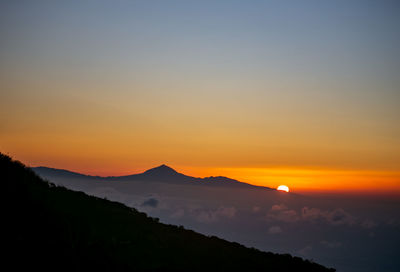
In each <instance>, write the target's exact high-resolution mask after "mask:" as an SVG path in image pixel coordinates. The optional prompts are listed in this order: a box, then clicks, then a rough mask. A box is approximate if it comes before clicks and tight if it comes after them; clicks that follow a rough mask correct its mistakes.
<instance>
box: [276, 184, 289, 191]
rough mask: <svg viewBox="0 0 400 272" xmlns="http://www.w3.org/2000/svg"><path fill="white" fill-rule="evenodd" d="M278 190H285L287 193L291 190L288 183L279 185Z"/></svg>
mask: <svg viewBox="0 0 400 272" xmlns="http://www.w3.org/2000/svg"><path fill="white" fill-rule="evenodd" d="M277 190H278V191H284V192H286V193H288V192H289V187H287V186H286V185H279V186H278V188H277Z"/></svg>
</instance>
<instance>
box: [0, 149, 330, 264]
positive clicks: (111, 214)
mask: <svg viewBox="0 0 400 272" xmlns="http://www.w3.org/2000/svg"><path fill="white" fill-rule="evenodd" d="M0 171H1V172H0V173H1V174H0V175H1V185H2V189H3V199H4V200H5V201H3V203H4V204H3V210H4V214H5V216H4V217H3V220H2V221H3V223H2V225H3V227H5V228H4V232H3V238H2V243H1V244H2V247H3V252H5V254H3V256H2V257H3V258H4V260H5V261H4V262H3V263H2V265H3V268H4V267H6V266H7V265H10V266H11V267H12V269H11V270H14V271H17V270H20V269H29V270H30V271H34V270H36V269H38V270H39V271H41V270H54V271H60V270H65V271H66V270H70V271H71V270H72V271H77V270H90V271H93V270H102V271H103V270H109V271H334V269H327V268H325V267H323V266H321V265H319V264H316V263H313V262H310V261H307V260H303V259H301V258H298V257H292V256H290V255H287V254H284V255H282V254H273V253H266V252H261V251H259V250H256V249H253V248H246V247H244V246H242V245H240V244H238V243H231V242H227V241H225V240H222V239H219V238H217V237H206V236H204V235H201V234H198V233H195V232H194V231H191V230H185V229H184V228H183V227H182V226H180V227H177V226H172V225H165V224H161V223H159V222H158V220H157V219H153V218H150V217H147V215H146V214H144V213H140V212H138V211H137V210H135V209H133V208H129V207H126V206H124V205H123V204H120V203H117V202H111V201H108V200H105V199H100V198H96V197H92V196H88V195H86V194H84V193H81V192H74V191H70V190H68V189H66V188H63V187H56V186H54V185H53V184H51V183H48V182H46V181H44V180H42V179H41V178H39V177H38V176H36V175H35V174H34V173H33V171H32V170H30V169H29V168H27V167H25V166H24V165H23V164H22V163H19V162H17V161H13V160H12V159H11V158H10V157H8V156H6V155H3V154H1V153H0Z"/></svg>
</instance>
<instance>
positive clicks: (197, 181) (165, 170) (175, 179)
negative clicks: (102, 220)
mask: <svg viewBox="0 0 400 272" xmlns="http://www.w3.org/2000/svg"><path fill="white" fill-rule="evenodd" d="M32 170H33V171H34V172H35V173H37V174H38V175H39V176H41V177H44V178H47V179H50V180H51V178H53V177H57V178H69V179H78V178H79V179H92V180H93V179H95V180H103V181H148V182H164V183H173V184H174V183H175V184H185V185H197V186H217V187H218V186H223V187H231V188H251V189H264V190H265V189H266V190H271V188H269V187H265V186H256V185H251V184H248V183H245V182H240V181H238V180H235V179H231V178H228V177H223V176H211V177H205V178H198V177H191V176H187V175H184V174H182V173H179V172H177V171H176V170H174V169H173V168H171V167H169V166H167V165H165V164H162V165H160V166H157V167H154V168H151V169H149V170H146V171H145V172H143V173H140V174H133V175H127V176H111V177H99V176H89V175H84V174H80V173H76V172H71V171H68V170H63V169H55V168H48V167H43V166H40V167H33V168H32Z"/></svg>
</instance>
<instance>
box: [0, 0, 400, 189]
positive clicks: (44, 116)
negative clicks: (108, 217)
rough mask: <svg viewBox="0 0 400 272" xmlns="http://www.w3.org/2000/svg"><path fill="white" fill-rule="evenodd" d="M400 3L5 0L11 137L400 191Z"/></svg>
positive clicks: (57, 160)
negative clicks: (30, 0) (20, 0)
mask: <svg viewBox="0 0 400 272" xmlns="http://www.w3.org/2000/svg"><path fill="white" fill-rule="evenodd" d="M399 11H400V5H399V3H398V2H397V1H376V2H375V1H361V0H354V1H335V2H321V1H306V2H298V1H288V2H285V3H283V2H280V1H263V2H261V1H218V2H217V1H102V0H99V1H66V2H59V1H34V2H29V1H26V2H25V1H24V2H22V3H21V2H18V3H17V2H15V1H2V2H1V3H0V14H1V16H0V18H1V19H0V35H1V37H2V41H1V42H0V60H1V61H0V89H1V92H0V113H1V114H0V151H1V152H4V153H7V154H10V155H11V156H13V157H15V158H18V159H19V160H21V161H24V162H25V163H27V164H29V165H30V166H39V165H43V166H49V167H54V168H62V169H68V170H72V171H76V172H79V173H84V174H92V175H103V176H104V175H124V174H129V173H135V172H136V173H138V172H140V171H144V170H146V169H149V168H151V167H154V166H156V165H160V164H164V163H165V164H167V165H170V166H171V167H173V168H174V169H176V170H178V172H183V173H185V174H187V175H191V176H200V177H204V176H212V175H223V176H227V177H230V178H234V179H237V180H240V181H243V182H247V183H251V184H256V185H263V186H269V187H275V188H276V186H278V185H279V184H286V185H288V186H289V187H290V188H291V189H292V190H293V191H296V190H300V191H301V190H303V191H307V190H309V191H313V190H314V191H315V190H322V191H351V192H386V193H388V192H390V193H396V194H400V127H399V125H398V120H399V116H400V92H399V86H400V75H399V71H400V66H399V64H400V59H399V58H400V54H399V53H400V52H399V48H400V29H399V28H398V25H400V16H399Z"/></svg>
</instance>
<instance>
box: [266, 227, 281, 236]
mask: <svg viewBox="0 0 400 272" xmlns="http://www.w3.org/2000/svg"><path fill="white" fill-rule="evenodd" d="M281 232H282V229H281V227H279V226H272V227H269V229H268V233H269V234H278V233H281Z"/></svg>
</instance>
